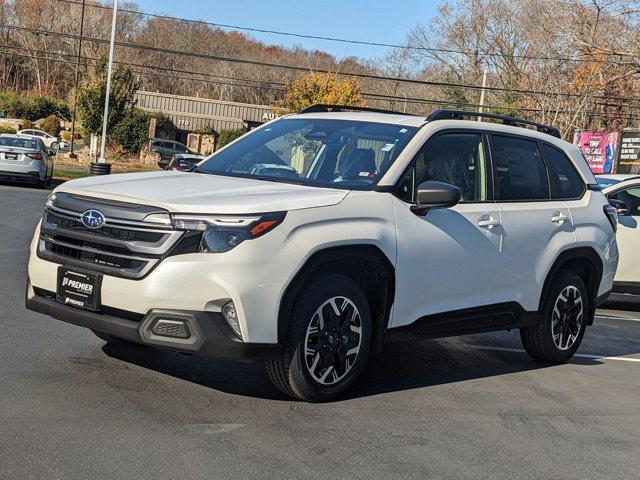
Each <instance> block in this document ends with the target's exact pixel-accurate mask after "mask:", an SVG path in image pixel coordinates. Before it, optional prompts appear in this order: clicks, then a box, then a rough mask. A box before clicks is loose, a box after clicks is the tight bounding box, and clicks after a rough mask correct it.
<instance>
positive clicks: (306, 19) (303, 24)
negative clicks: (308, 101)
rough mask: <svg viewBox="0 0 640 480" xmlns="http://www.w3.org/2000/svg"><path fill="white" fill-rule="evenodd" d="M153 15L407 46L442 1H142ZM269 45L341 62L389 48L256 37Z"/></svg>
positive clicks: (382, 53) (277, 37)
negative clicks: (411, 35) (321, 54)
mask: <svg viewBox="0 0 640 480" xmlns="http://www.w3.org/2000/svg"><path fill="white" fill-rule="evenodd" d="M137 3H138V4H139V5H140V7H141V8H142V9H143V10H144V11H146V12H151V13H166V14H169V15H173V16H176V17H182V18H191V19H198V20H206V21H210V22H215V23H225V24H232V25H239V26H244V27H252V28H263V29H268V30H278V31H286V32H294V33H303V34H310V35H322V36H330V37H340V38H349V39H358V40H368V41H374V42H384V43H402V41H403V40H404V39H405V36H406V33H407V32H408V30H409V29H410V28H411V27H413V26H414V25H415V24H416V23H418V22H422V23H426V22H427V21H428V20H429V19H430V18H432V17H433V16H434V14H435V11H436V8H437V6H438V5H439V4H440V3H441V1H440V0H395V1H394V0H315V1H313V2H311V1H309V0H209V1H203V0H179V1H178V0H137ZM251 36H253V37H254V38H256V39H258V40H261V41H263V42H265V43H269V44H276V45H285V46H291V45H294V44H295V45H300V46H302V47H305V48H308V49H320V50H324V51H327V52H329V53H331V54H333V55H335V56H336V57H337V58H343V57H346V56H351V55H354V56H358V57H364V58H371V57H379V56H382V55H384V53H385V49H384V48H379V47H369V46H363V45H347V44H342V43H334V42H327V41H321V40H307V39H300V38H291V37H284V36H280V35H270V34H258V33H251Z"/></svg>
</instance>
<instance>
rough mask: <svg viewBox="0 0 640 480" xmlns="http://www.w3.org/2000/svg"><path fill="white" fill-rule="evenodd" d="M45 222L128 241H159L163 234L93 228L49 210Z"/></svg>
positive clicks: (63, 227) (111, 228)
mask: <svg viewBox="0 0 640 480" xmlns="http://www.w3.org/2000/svg"><path fill="white" fill-rule="evenodd" d="M45 215H46V217H47V222H48V223H50V224H52V225H55V226H56V227H58V228H60V229H63V230H73V231H76V232H85V233H88V234H91V235H95V236H102V237H109V238H117V239H119V240H124V241H128V242H148V243H156V242H159V241H160V240H161V239H162V237H163V236H164V234H163V233H161V232H160V233H158V232H147V231H141V230H131V229H124V228H114V227H106V226H105V227H102V228H98V229H95V230H92V229H90V228H87V227H85V226H84V225H83V224H82V223H80V222H79V221H78V220H74V219H71V218H65V217H61V216H59V215H56V214H54V213H51V212H46V214H45Z"/></svg>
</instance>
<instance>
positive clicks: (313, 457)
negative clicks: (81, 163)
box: [0, 183, 640, 479]
mask: <svg viewBox="0 0 640 480" xmlns="http://www.w3.org/2000/svg"><path fill="white" fill-rule="evenodd" d="M46 195H47V192H45V191H41V190H36V189H33V188H29V187H25V186H18V185H10V184H8V183H4V184H0V272H1V275H0V291H2V292H3V296H2V299H1V300H0V302H1V303H0V325H1V327H2V328H1V332H2V335H0V392H1V393H0V478H3V479H4V478H6V479H26V478H47V479H58V478H60V479H69V478H87V479H95V478H138V479H143V478H155V479H158V478H190V479H195V478H207V479H215V478H224V479H232V478H278V479H283V478H322V479H333V478H383V479H388V478H437V479H440V478H442V479H459V478H478V479H481V478H482V479H520V478H527V479H529V478H536V479H559V478H563V479H637V478H639V476H640V473H639V472H640V313H638V312H626V311H621V310H606V311H602V310H601V311H599V312H598V317H597V319H596V324H595V325H594V326H593V327H591V328H590V329H588V330H587V335H586V338H585V341H584V342H583V345H582V347H581V349H580V351H579V355H577V356H576V357H575V358H574V359H573V360H572V361H571V362H570V363H568V364H566V365H561V366H554V367H548V366H544V365H541V364H538V363H535V362H534V361H533V360H531V359H529V357H527V355H526V354H525V353H523V351H522V350H521V346H520V341H519V335H518V333H517V332H511V333H507V332H504V333H498V334H485V335H474V336H468V337H464V338H461V339H446V340H438V341H429V342H424V343H422V344H420V345H409V346H402V345H392V346H391V347H390V348H388V349H387V350H386V351H385V352H384V353H383V354H381V355H379V356H377V357H376V358H375V359H374V360H373V361H372V362H371V363H370V365H369V367H368V369H367V370H366V372H365V374H364V377H363V378H362V381H361V382H360V384H359V386H358V387H357V388H356V389H355V391H354V392H353V393H352V394H351V395H350V396H349V397H347V398H345V399H343V400H341V401H338V402H335V403H331V404H305V403H301V402H294V401H290V400H288V399H286V398H284V397H283V396H281V395H280V394H279V393H278V392H277V391H276V390H275V389H274V388H273V387H272V386H271V384H270V383H269V380H268V379H267V377H266V374H265V372H264V368H263V366H262V365H261V364H259V363H235V362H231V361H224V360H216V359H199V358H190V357H184V356H179V355H175V354H171V353H164V352H156V351H153V350H149V349H145V348H142V347H139V348H132V349H129V350H124V349H121V348H118V347H114V346H106V345H105V344H104V342H102V341H101V340H99V339H98V338H96V337H94V336H93V334H92V333H91V332H90V331H88V330H85V329H82V328H80V327H75V326H72V325H68V324H65V323H63V322H60V321H58V320H53V319H50V318H47V317H45V316H42V315H38V314H36V313H33V312H29V311H27V310H25V309H24V285H25V272H26V263H27V254H28V245H29V241H30V239H31V236H32V233H33V229H34V227H35V225H36V222H37V220H38V218H39V216H40V214H41V212H42V206H43V202H44V199H45V197H46Z"/></svg>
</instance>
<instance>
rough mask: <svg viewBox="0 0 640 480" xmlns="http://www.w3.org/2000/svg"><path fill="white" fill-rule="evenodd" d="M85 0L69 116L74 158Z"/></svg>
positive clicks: (71, 155)
mask: <svg viewBox="0 0 640 480" xmlns="http://www.w3.org/2000/svg"><path fill="white" fill-rule="evenodd" d="M85 3H86V0H82V10H81V13H80V39H79V40H78V58H77V60H76V83H75V88H74V89H73V113H72V116H71V140H70V142H69V157H70V158H76V157H77V155H76V154H75V152H74V151H73V141H74V139H75V133H76V112H77V103H78V80H79V78H80V59H81V58H82V34H83V32H84V6H85Z"/></svg>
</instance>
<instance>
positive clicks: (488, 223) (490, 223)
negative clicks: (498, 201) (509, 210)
mask: <svg viewBox="0 0 640 480" xmlns="http://www.w3.org/2000/svg"><path fill="white" fill-rule="evenodd" d="M498 225H500V220H498V219H497V218H493V217H491V216H490V217H489V218H488V219H486V220H478V226H479V227H481V228H488V229H489V230H491V229H492V228H493V227H497V226H498Z"/></svg>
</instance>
